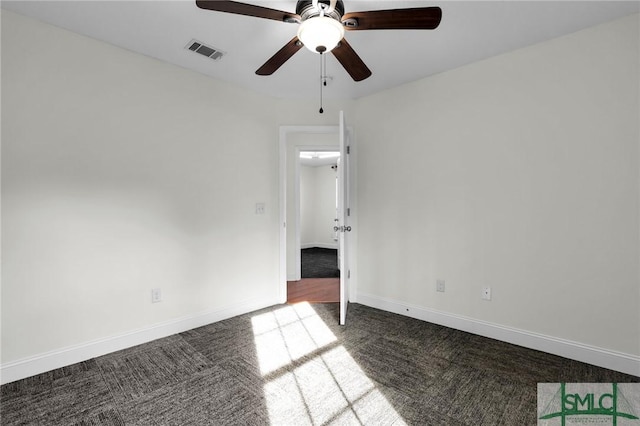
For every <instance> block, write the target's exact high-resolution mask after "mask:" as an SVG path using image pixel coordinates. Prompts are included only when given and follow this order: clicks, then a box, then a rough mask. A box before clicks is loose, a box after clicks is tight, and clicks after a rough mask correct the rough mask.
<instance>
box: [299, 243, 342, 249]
mask: <svg viewBox="0 0 640 426" xmlns="http://www.w3.org/2000/svg"><path fill="white" fill-rule="evenodd" d="M300 248H301V249H308V248H325V249H332V250H337V249H338V244H326V243H307V244H301V245H300Z"/></svg>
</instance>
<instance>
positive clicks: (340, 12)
mask: <svg viewBox="0 0 640 426" xmlns="http://www.w3.org/2000/svg"><path fill="white" fill-rule="evenodd" d="M196 5H197V6H198V7H199V8H201V9H206V10H212V11H216V12H227V13H233V14H237V15H245V16H254V17H257V18H265V19H273V20H276V21H281V22H286V23H295V24H300V26H299V28H298V33H297V35H296V36H295V37H294V38H293V39H291V41H289V42H288V43H287V44H286V45H284V47H282V49H280V50H279V51H278V52H276V54H275V55H273V56H272V57H271V58H270V59H269V60H267V62H265V63H264V65H262V66H261V67H260V68H258V70H257V71H256V74H258V75H271V74H273V73H274V72H275V71H276V70H277V69H278V68H280V67H281V66H282V64H284V63H285V62H286V61H287V60H289V59H290V58H291V57H292V56H293V55H294V54H295V53H296V52H298V50H300V49H301V48H302V46H305V47H307V48H308V49H309V50H311V51H313V52H317V53H320V54H324V53H326V52H331V53H333V55H334V56H335V57H336V59H337V60H338V62H340V64H342V66H343V67H344V69H345V70H346V71H347V72H348V73H349V75H350V76H351V77H352V78H353V79H354V80H355V81H361V80H364V79H366V78H368V77H369V76H371V70H369V68H368V67H367V66H366V65H365V63H364V62H363V61H362V59H360V57H359V56H358V54H357V53H356V52H355V51H354V50H353V48H352V47H351V46H350V45H349V43H347V40H346V39H345V38H344V33H345V30H346V31H361V30H403V29H407V30H432V29H435V28H437V27H438V25H439V24H440V19H441V18H442V10H441V9H440V8H439V7H416V8H408V9H390V10H373V11H368V12H351V13H345V10H344V3H343V2H342V0H298V3H297V5H296V13H289V12H283V11H280V10H276V9H270V8H267V7H262V6H255V5H251V4H246V3H241V2H237V1H222V0H196Z"/></svg>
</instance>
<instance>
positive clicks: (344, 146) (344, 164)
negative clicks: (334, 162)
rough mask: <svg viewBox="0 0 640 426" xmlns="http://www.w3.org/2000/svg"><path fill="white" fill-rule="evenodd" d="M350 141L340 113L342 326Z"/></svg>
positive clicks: (343, 316)
mask: <svg viewBox="0 0 640 426" xmlns="http://www.w3.org/2000/svg"><path fill="white" fill-rule="evenodd" d="M349 151H350V149H349V140H348V135H347V127H346V125H345V119H344V111H340V166H339V167H338V224H337V230H338V242H339V250H338V253H339V262H340V325H345V323H346V319H347V307H348V305H349V277H350V271H349V250H348V247H349V233H350V231H351V226H350V225H349V215H350V211H349V154H350V152H349Z"/></svg>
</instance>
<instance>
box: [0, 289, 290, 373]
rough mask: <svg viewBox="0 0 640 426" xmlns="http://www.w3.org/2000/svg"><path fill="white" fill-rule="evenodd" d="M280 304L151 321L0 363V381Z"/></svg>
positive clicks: (256, 303)
mask: <svg viewBox="0 0 640 426" xmlns="http://www.w3.org/2000/svg"><path fill="white" fill-rule="evenodd" d="M277 304H280V302H279V300H278V299H277V298H264V299H255V300H252V301H249V302H245V303H239V304H235V305H230V306H227V307H223V308H218V309H214V310H210V311H205V312H201V313H198V314H194V315H187V316H184V317H181V318H176V319H173V320H169V321H165V322H162V323H159V324H154V325H152V326H149V327H144V328H141V329H138V330H133V331H131V332H128V333H124V334H121V335H117V336H112V337H107V338H103V339H96V340H93V341H90V342H86V343H82V344H79V345H74V346H69V347H66V348H61V349H57V350H54V351H50V352H46V353H43V354H40V355H35V356H32V357H28V358H24V359H20V360H17V361H12V362H8V363H3V364H2V365H0V384H5V383H11V382H14V381H16V380H20V379H24V378H27V377H31V376H35V375H36V374H40V373H45V372H47V371H51V370H55V369H56V368H61V367H65V366H68V365H72V364H75V363H78V362H82V361H86V360H88V359H91V358H95V357H98V356H102V355H106V354H108V353H111V352H115V351H119V350H121V349H126V348H130V347H132V346H136V345H140V344H143V343H147V342H151V341H153V340H156V339H161V338H163V337H167V336H171V335H173V334H176V333H182V332H184V331H187V330H191V329H194V328H197V327H202V326H204V325H207V324H211V323H214V322H217V321H222V320H224V319H227V318H231V317H234V316H237V315H242V314H246V313H248V312H252V311H255V310H258V309H262V308H266V307H268V306H273V305H277Z"/></svg>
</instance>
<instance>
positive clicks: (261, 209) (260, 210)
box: [256, 203, 265, 214]
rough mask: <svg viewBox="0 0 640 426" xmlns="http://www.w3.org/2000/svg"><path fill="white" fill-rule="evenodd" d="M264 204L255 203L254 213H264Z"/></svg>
mask: <svg viewBox="0 0 640 426" xmlns="http://www.w3.org/2000/svg"><path fill="white" fill-rule="evenodd" d="M264 210H265V205H264V203H256V214H264Z"/></svg>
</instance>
